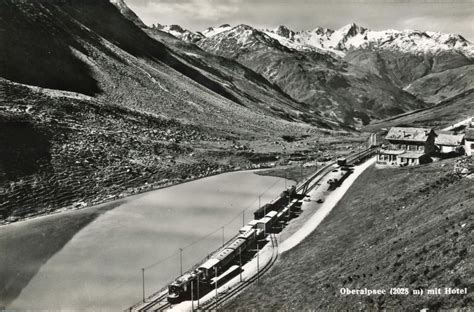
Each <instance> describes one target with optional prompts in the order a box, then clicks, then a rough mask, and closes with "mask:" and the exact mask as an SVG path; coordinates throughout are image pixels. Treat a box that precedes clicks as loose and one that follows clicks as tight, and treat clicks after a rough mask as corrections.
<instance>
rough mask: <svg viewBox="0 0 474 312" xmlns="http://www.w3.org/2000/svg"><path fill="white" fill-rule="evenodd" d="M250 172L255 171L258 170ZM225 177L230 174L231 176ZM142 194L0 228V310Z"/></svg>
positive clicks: (59, 212) (142, 195)
mask: <svg viewBox="0 0 474 312" xmlns="http://www.w3.org/2000/svg"><path fill="white" fill-rule="evenodd" d="M249 171H252V170H240V171H233V173H238V172H243V173H244V172H249ZM253 171H258V169H257V170H255V169H254V170H253ZM226 174H232V172H229V173H226ZM205 178H211V176H206V177H202V178H199V179H194V180H193V181H183V182H181V183H179V184H176V185H169V186H167V187H163V188H161V189H157V190H153V191H160V190H162V189H165V188H169V187H170V186H179V185H183V184H186V183H188V182H196V180H205ZM237 185H238V184H236V186H237ZM236 186H234V188H235V187H236ZM146 193H150V192H149V191H147V192H143V193H140V194H134V195H132V196H128V197H127V198H123V199H119V200H115V201H112V202H108V203H103V204H100V205H95V206H91V207H84V208H81V209H72V210H62V211H58V212H56V213H52V214H48V215H42V216H38V217H35V218H30V219H27V220H23V221H21V222H14V223H11V224H8V226H2V227H0V249H1V250H6V251H7V252H6V253H5V254H6V255H5V256H3V257H0V280H2V281H5V283H4V285H2V287H3V288H0V308H7V307H9V305H11V304H14V303H15V300H16V299H17V298H18V297H19V296H20V295H21V294H22V291H23V290H24V288H25V287H27V286H28V285H29V283H30V281H31V280H32V279H34V278H35V276H36V275H37V273H38V271H39V270H40V269H41V268H42V267H43V266H44V265H45V264H46V263H47V262H48V260H49V259H50V258H52V257H53V256H55V255H56V254H57V253H59V252H60V251H61V250H62V249H63V248H64V246H65V245H67V244H68V242H70V241H71V239H72V238H73V237H75V236H76V234H77V233H79V232H81V231H82V230H83V229H84V228H85V227H87V226H89V225H90V224H91V223H92V222H94V221H95V220H97V219H98V217H100V216H101V215H103V214H105V213H106V212H108V211H111V210H114V209H115V208H118V207H120V206H122V205H124V204H127V203H129V202H133V201H135V200H139V201H140V200H141V199H140V197H146V195H145V194H146ZM101 220H102V219H101Z"/></svg>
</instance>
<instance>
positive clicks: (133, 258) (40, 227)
mask: <svg viewBox="0 0 474 312" xmlns="http://www.w3.org/2000/svg"><path fill="white" fill-rule="evenodd" d="M284 181H285V180H284V179H281V178H275V177H264V176H259V175H256V174H254V173H252V172H249V171H240V172H231V173H225V174H222V175H216V176H212V177H207V178H204V179H201V180H196V181H193V182H189V183H183V184H180V185H178V186H174V187H170V188H166V189H161V190H157V191H152V192H147V193H145V194H141V195H137V196H133V197H131V198H130V201H128V200H121V201H119V202H118V203H119V205H118V206H112V207H111V206H104V207H103V208H102V209H97V213H94V212H95V209H94V208H88V209H80V210H76V211H71V212H64V213H56V214H53V215H51V216H45V217H41V218H35V219H31V220H28V221H24V222H18V223H14V224H11V225H8V226H4V227H0V248H1V250H7V251H8V250H14V247H13V246H18V245H21V246H24V248H23V247H22V248H21V249H19V248H16V249H15V250H16V252H15V253H7V254H4V256H2V257H1V259H0V260H1V261H2V262H3V263H2V265H1V267H2V268H10V269H9V270H3V271H2V272H0V273H1V274H2V280H3V281H6V283H7V284H6V285H8V288H6V289H3V290H2V291H3V292H4V294H5V293H6V292H8V291H12V290H15V292H12V293H10V294H9V297H6V296H3V295H2V298H10V299H9V300H10V303H8V304H6V306H7V307H8V308H15V307H16V308H18V307H19V306H20V307H21V306H23V307H25V306H30V307H31V306H33V305H34V306H35V307H37V308H44V309H47V308H48V306H49V307H50V308H51V307H54V308H55V309H58V305H61V304H63V305H64V306H65V307H64V309H68V310H74V308H76V307H77V310H78V311H79V310H84V309H96V310H97V309H99V310H100V307H101V306H102V307H107V308H108V309H111V308H110V307H112V309H111V310H121V309H123V308H125V307H127V306H129V305H131V304H133V302H136V301H138V300H139V298H141V276H140V275H141V272H140V268H141V267H143V266H146V265H149V264H152V263H153V262H155V261H156V260H160V259H161V258H163V257H168V256H170V255H172V256H173V258H171V259H169V260H168V262H167V263H165V265H166V266H167V267H169V269H162V270H161V271H162V272H157V271H158V270H157V269H156V268H155V270H149V271H147V276H146V279H147V283H148V286H149V287H150V288H148V289H149V291H150V292H149V293H151V290H152V289H151V285H152V284H158V285H159V284H160V283H162V284H165V283H166V282H168V281H169V280H171V279H172V278H173V277H174V276H176V275H178V274H179V256H178V255H177V251H178V247H183V246H184V245H186V244H188V243H189V242H190V241H194V240H196V238H197V237H202V236H204V235H206V234H208V233H209V232H210V229H212V230H214V228H216V227H217V226H218V225H220V224H221V223H222V222H227V221H228V220H230V219H232V218H233V217H234V216H235V215H237V213H238V212H239V211H241V209H240V207H242V206H249V205H250V206H252V209H249V210H248V215H246V216H245V218H246V220H247V221H248V220H249V219H250V215H251V211H252V210H253V209H256V208H257V205H258V194H260V193H262V192H264V191H266V190H268V192H267V193H266V194H265V196H263V197H262V201H263V200H265V201H269V200H271V199H272V198H274V197H275V196H276V195H277V194H278V193H279V192H281V189H283V188H284V185H285V182H284ZM290 183H292V182H291V181H287V182H286V184H288V185H289V184H290ZM237 186H238V187H237ZM191 189H192V192H193V194H200V196H194V197H192V198H188V201H187V202H186V203H182V207H190V208H193V209H189V210H186V209H184V208H182V207H181V206H180V207H181V208H180V207H175V206H173V205H174V204H173V203H174V202H179V201H180V200H182V199H183V198H186V197H187V196H185V195H184V194H185V193H183V192H187V191H188V192H191ZM163 194H169V196H165V195H163ZM252 194H253V195H252ZM155 195H156V196H158V197H153V196H155ZM163 196H165V197H166V198H164V197H163ZM229 199H232V200H230V201H229ZM196 203H200V204H196ZM216 203H220V204H216ZM127 205H128V207H127ZM223 207H224V208H226V209H222V208H223ZM156 208H160V209H156ZM84 220H85V221H84ZM171 220H175V221H176V222H177V223H173V222H172V221H171ZM186 220H188V222H186ZM189 220H195V221H196V222H198V224H197V225H194V226H190V224H189ZM83 221H84V222H83ZM86 221H87V222H86ZM234 223H235V224H230V225H229V227H228V228H227V227H226V232H225V235H226V237H227V238H228V237H230V235H231V234H232V233H235V231H236V230H237V229H238V228H239V227H240V226H241V224H242V217H241V216H239V218H237V219H236V220H235V221H234ZM76 224H79V225H80V226H76ZM62 225H66V227H65V228H63V227H62ZM130 230H131V232H130ZM65 232H67V233H68V234H67V235H65V234H64V233H65ZM42 233H43V234H46V233H48V235H46V236H44V235H42ZM63 234H64V235H63ZM33 236H34V237H35V239H32V237H33ZM52 238H54V239H55V241H49V239H52ZM221 239H222V238H221V232H220V231H218V232H217V233H214V234H213V235H211V236H210V237H208V238H207V240H206V242H203V243H200V244H198V245H196V246H195V247H193V248H190V249H188V250H186V251H185V252H184V261H183V262H184V263H183V264H184V267H185V268H186V267H190V266H192V264H194V263H195V262H196V261H198V259H201V257H203V256H204V255H205V253H206V251H208V250H212V249H215V248H217V246H218V245H220V244H221ZM162 244H167V246H168V247H166V249H162V248H161V247H157V246H161V245H162ZM172 246H175V247H176V248H174V247H172ZM195 257H196V258H195ZM15 259H16V260H15ZM18 259H20V260H18ZM94 261H97V263H94ZM101 272H102V273H101ZM163 272H165V273H166V274H170V275H166V274H165V275H166V276H163V275H162V274H163ZM89 278H90V280H89ZM101 279H102V280H103V281H100V280H101ZM160 280H161V282H160ZM68 281H69V282H68ZM72 281H75V282H72ZM94 281H96V282H94ZM104 281H105V282H104ZM125 282H127V283H125ZM71 283H72V284H74V285H72V284H71ZM45 286H47V287H45ZM87 287H89V289H92V290H91V291H86V288H87ZM110 289H112V290H113V291H111V290H110ZM53 292H54V295H51V294H52V293H53ZM149 293H148V294H149ZM18 295H19V297H17V296H18ZM48 298H49V299H48ZM109 299H110V300H109ZM2 300H4V299H2ZM48 300H50V301H49V302H47V301H48ZM53 300H56V302H54V301H53ZM60 301H61V302H60ZM11 302H13V303H11ZM29 303H30V304H29ZM2 304H5V303H2ZM67 305H69V306H67Z"/></svg>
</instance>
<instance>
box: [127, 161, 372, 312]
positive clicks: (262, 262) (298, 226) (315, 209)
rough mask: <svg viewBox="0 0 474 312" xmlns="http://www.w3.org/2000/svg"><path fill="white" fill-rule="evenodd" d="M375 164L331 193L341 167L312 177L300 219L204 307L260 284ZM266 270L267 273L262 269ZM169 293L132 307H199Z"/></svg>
mask: <svg viewBox="0 0 474 312" xmlns="http://www.w3.org/2000/svg"><path fill="white" fill-rule="evenodd" d="M374 163H375V157H374V158H370V159H369V160H367V161H365V162H364V163H362V164H360V165H358V166H356V167H355V170H354V172H353V173H352V174H351V175H350V176H349V178H347V179H346V180H345V181H344V183H343V184H342V185H341V187H339V188H337V189H336V190H335V191H329V190H327V188H328V187H327V186H328V182H329V180H331V179H334V178H335V177H337V176H338V174H340V172H337V173H334V171H336V170H334V169H335V168H337V166H335V165H333V164H329V165H328V166H325V167H324V168H321V169H320V170H318V172H317V174H315V175H313V176H312V177H311V178H310V181H311V183H309V190H310V191H309V192H308V193H307V196H306V200H305V201H304V202H303V204H302V208H301V212H300V215H299V217H297V218H295V219H292V220H291V221H290V222H289V223H288V225H287V226H286V227H285V228H284V229H283V231H281V232H279V233H278V234H271V235H270V236H269V238H268V240H269V243H268V244H267V245H266V246H265V248H263V249H262V250H261V251H260V252H259V256H257V255H254V256H253V258H252V259H251V260H250V261H249V262H248V263H246V264H245V265H243V266H242V270H243V271H242V276H243V277H241V276H239V275H237V276H235V277H234V278H232V279H231V280H230V281H228V282H227V283H225V284H224V285H220V286H219V288H218V289H217V290H216V292H217V296H216V293H215V292H214V291H211V292H209V293H208V294H206V295H204V296H203V297H201V298H200V302H201V304H200V308H202V309H217V308H218V307H219V306H223V305H224V304H225V303H226V302H227V301H228V300H229V299H231V298H233V297H235V296H236V295H237V294H238V293H240V292H241V291H243V290H244V289H245V288H246V287H248V286H249V285H251V284H252V283H255V282H256V281H258V277H257V276H260V275H262V274H264V273H266V272H267V271H269V270H271V267H272V266H273V264H274V263H275V262H276V261H277V257H278V254H281V253H283V252H287V251H289V250H290V249H291V248H293V247H295V246H296V245H298V244H299V243H300V242H301V241H302V240H303V239H304V238H305V237H306V236H307V235H309V234H310V233H311V232H312V231H314V230H315V229H316V227H317V226H318V225H319V223H320V222H321V221H322V220H323V219H324V218H325V216H327V215H328V214H329V212H330V211H331V209H332V208H333V207H334V206H335V205H336V204H337V203H338V202H339V200H340V199H341V198H342V197H343V195H344V194H345V193H346V191H347V190H348V189H349V188H350V186H351V185H352V183H353V182H354V181H355V180H356V179H357V178H358V177H359V175H360V174H361V173H362V172H364V171H365V170H366V169H367V168H369V167H370V166H372V165H373V164H374ZM262 267H263V268H264V270H263V269H262ZM166 294H167V291H166V290H165V289H163V290H162V291H159V292H157V293H156V295H154V296H151V297H149V298H147V299H146V300H145V302H144V303H138V304H136V305H135V306H134V307H132V308H131V310H132V311H155V310H169V309H171V311H191V310H193V308H197V306H198V303H199V301H198V300H194V302H193V303H191V301H189V300H188V301H184V302H182V303H180V304H175V305H170V304H169V303H167V301H166Z"/></svg>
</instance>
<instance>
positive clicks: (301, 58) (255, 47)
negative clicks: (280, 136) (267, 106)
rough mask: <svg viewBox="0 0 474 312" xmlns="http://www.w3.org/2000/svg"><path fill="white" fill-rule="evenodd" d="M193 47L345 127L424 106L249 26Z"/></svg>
mask: <svg viewBox="0 0 474 312" xmlns="http://www.w3.org/2000/svg"><path fill="white" fill-rule="evenodd" d="M197 44H198V45H199V46H200V47H202V48H203V49H204V50H206V51H209V52H211V53H214V54H218V55H221V56H224V57H227V58H231V59H235V60H237V61H238V62H240V63H242V64H244V65H245V66H247V67H249V68H251V69H253V70H255V71H256V72H258V73H260V74H262V75H263V76H264V77H265V78H267V79H268V80H270V81H272V82H274V83H275V84H277V85H278V86H280V87H281V88H282V89H283V90H284V91H285V92H286V93H288V94H289V95H290V96H292V97H294V98H296V99H297V100H299V101H301V102H304V103H306V104H308V105H309V106H310V107H311V108H312V110H314V111H320V112H321V113H322V114H323V116H326V117H333V118H335V119H337V120H339V121H340V122H343V123H345V124H349V125H358V124H367V123H369V122H370V121H371V120H373V119H380V118H383V117H387V116H392V115H395V114H398V113H402V112H406V111H409V110H413V109H417V108H421V107H423V106H424V103H423V102H422V101H419V100H417V99H416V98H415V97H414V96H412V95H410V94H409V93H407V92H405V91H404V90H402V89H401V88H399V87H397V86H395V85H393V84H392V83H391V82H390V81H387V80H386V79H383V77H380V76H378V75H376V74H374V73H372V72H371V71H369V70H367V69H365V68H364V67H362V66H356V65H354V64H352V63H349V62H346V61H345V60H343V59H340V58H338V57H334V56H331V55H328V54H323V53H318V52H315V51H299V50H294V49H291V48H289V47H287V46H285V45H283V44H281V43H280V42H279V41H278V40H276V39H274V38H271V37H270V36H268V35H267V34H265V33H264V32H261V31H259V30H256V29H254V28H252V27H250V26H246V25H239V26H236V27H234V28H231V29H230V30H226V31H222V32H219V33H218V34H216V35H213V36H211V37H209V38H205V39H202V40H201V41H199V42H198V43H197Z"/></svg>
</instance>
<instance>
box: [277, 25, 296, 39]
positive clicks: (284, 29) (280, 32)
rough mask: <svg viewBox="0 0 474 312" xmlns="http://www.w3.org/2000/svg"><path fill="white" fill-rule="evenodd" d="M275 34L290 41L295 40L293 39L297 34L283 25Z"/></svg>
mask: <svg viewBox="0 0 474 312" xmlns="http://www.w3.org/2000/svg"><path fill="white" fill-rule="evenodd" d="M275 33H276V34H277V35H279V36H282V37H285V38H288V39H293V37H294V36H295V32H294V31H293V30H291V29H289V28H288V27H286V26H283V25H280V26H278V27H277V29H276V30H275Z"/></svg>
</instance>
